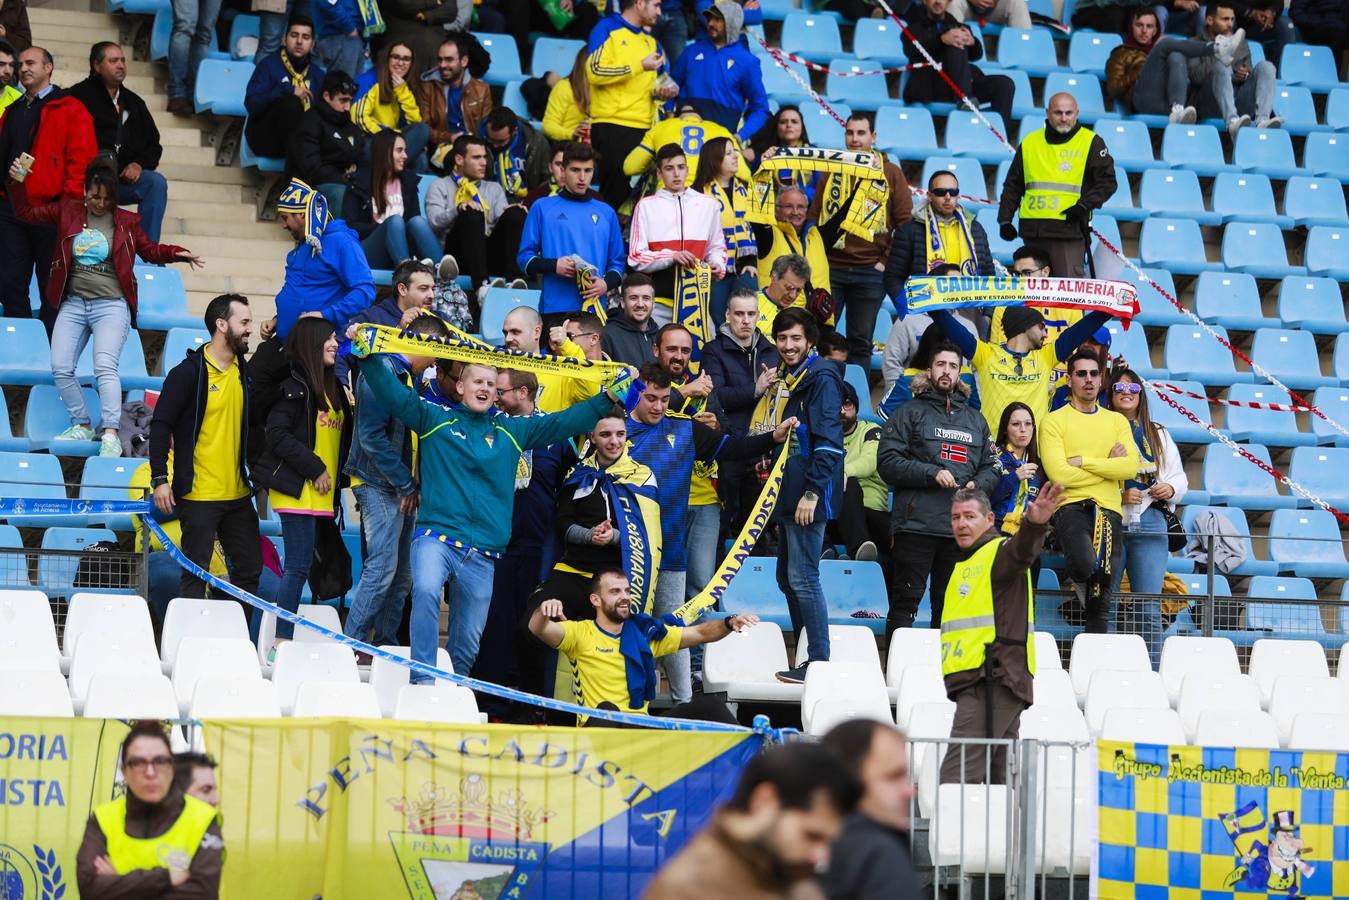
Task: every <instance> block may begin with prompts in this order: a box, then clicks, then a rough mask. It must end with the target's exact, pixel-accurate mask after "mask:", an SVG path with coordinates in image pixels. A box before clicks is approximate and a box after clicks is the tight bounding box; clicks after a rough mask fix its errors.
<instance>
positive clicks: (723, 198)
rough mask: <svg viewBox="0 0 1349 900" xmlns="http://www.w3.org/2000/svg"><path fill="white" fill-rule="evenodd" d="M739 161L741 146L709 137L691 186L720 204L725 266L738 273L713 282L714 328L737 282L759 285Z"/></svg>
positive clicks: (745, 187) (727, 139) (757, 251)
mask: <svg viewBox="0 0 1349 900" xmlns="http://www.w3.org/2000/svg"><path fill="white" fill-rule="evenodd" d="M741 160H742V158H741V156H740V148H739V147H737V146H736V145H735V142H734V141H732V140H730V139H729V138H724V137H717V138H712V140H710V141H708V142H707V143H705V144H703V148H702V150H701V151H700V152H699V154H698V171H697V172H696V173H694V176H693V189H694V190H695V191H698V192H699V193H701V194H707V195H708V196H709V197H711V198H712V199H714V200H716V201H717V203H718V204H719V205H720V206H721V231H722V234H724V235H725V237H726V258H727V260H728V263H727V266H726V268H727V269H728V270H729V271H730V272H733V273H735V275H736V276H737V278H723V279H722V280H721V281H714V282H713V283H712V299H711V313H712V324H713V327H714V328H717V327H720V323H721V322H723V321H725V320H726V300H727V298H728V297H730V295H731V289H732V288H733V287H735V285H736V282H737V281H740V282H741V283H743V284H744V285H745V286H746V287H749V288H757V287H758V279H759V270H758V265H759V250H758V247H757V246H756V245H755V243H754V229H753V228H751V227H750V224H749V222H748V221H746V220H745V211H746V210H748V209H749V185H748V184H746V183H745V182H744V181H743V180H741V179H740V178H738V177H737V173H738V172H739V171H740V168H741V164H742V163H741Z"/></svg>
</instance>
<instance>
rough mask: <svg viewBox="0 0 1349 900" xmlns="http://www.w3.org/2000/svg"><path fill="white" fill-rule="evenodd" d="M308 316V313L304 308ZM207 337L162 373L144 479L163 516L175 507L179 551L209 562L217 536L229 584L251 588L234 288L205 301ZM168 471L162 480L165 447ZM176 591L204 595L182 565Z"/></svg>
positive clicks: (241, 321)
mask: <svg viewBox="0 0 1349 900" xmlns="http://www.w3.org/2000/svg"><path fill="white" fill-rule="evenodd" d="M308 315H315V314H313V313H310V314H308ZM205 321H206V328H207V330H209V331H210V332H211V340H210V342H209V343H207V344H205V345H203V346H202V347H201V348H200V349H197V350H191V351H189V352H188V354H187V357H186V358H185V359H183V361H182V362H180V363H178V365H176V366H174V367H173V369H172V370H171V371H170V372H169V374H168V376H167V377H165V379H164V388H163V390H162V391H161V392H160V394H159V401H158V403H156V404H155V414H154V418H153V419H151V421H150V475H151V481H150V483H151V484H152V485H153V487H154V493H155V497H154V499H155V506H156V507H157V508H158V509H159V511H160V512H161V513H163V514H164V515H170V514H172V513H173V512H174V509H175V507H176V508H177V512H178V519H179V521H180V522H181V523H182V528H183V545H182V549H183V553H184V554H185V555H186V556H187V558H188V559H190V560H192V561H193V562H194V563H196V564H197V565H199V566H201V567H202V568H206V567H207V566H209V565H210V561H211V554H212V551H213V550H214V548H215V542H216V540H217V539H219V541H220V544H221V546H222V547H223V548H224V551H225V558H226V560H228V562H229V571H230V583H231V584H233V585H235V586H236V587H239V588H242V589H243V590H245V591H248V592H249V593H250V594H256V593H257V590H258V577H259V575H260V573H261V571H262V554H261V551H260V550H259V546H258V512H257V509H256V508H255V507H254V506H253V497H252V488H251V487H250V486H249V482H248V465H247V462H246V461H245V458H244V457H245V452H246V449H247V445H248V421H249V393H250V384H249V377H248V366H247V364H246V363H245V362H244V354H245V353H247V352H248V337H249V334H250V332H251V331H252V326H253V316H252V313H251V312H250V311H249V308H248V299H247V298H246V297H244V296H242V295H241V294H221V295H220V296H219V297H216V298H215V299H214V300H212V301H211V302H210V303H209V304H207V306H206V316H205ZM170 446H172V448H173V451H174V459H175V464H174V471H173V478H172V481H170V479H169V472H168V459H169V448H170ZM180 590H181V594H180V595H179V596H182V597H205V596H206V583H205V582H204V581H202V580H201V579H199V578H197V577H196V576H195V575H192V574H190V573H189V572H187V571H186V570H184V571H183V574H182V581H181V584H180Z"/></svg>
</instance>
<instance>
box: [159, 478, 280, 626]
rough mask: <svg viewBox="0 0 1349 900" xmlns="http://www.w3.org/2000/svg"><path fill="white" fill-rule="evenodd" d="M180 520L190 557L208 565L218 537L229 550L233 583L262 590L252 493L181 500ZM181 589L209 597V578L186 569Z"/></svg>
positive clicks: (182, 593) (189, 594) (227, 556)
mask: <svg viewBox="0 0 1349 900" xmlns="http://www.w3.org/2000/svg"><path fill="white" fill-rule="evenodd" d="M178 521H179V522H180V523H181V524H182V526H183V553H184V554H185V555H186V556H187V558H188V559H190V560H192V561H193V562H194V563H196V564H197V565H199V566H201V567H202V568H203V569H205V568H208V567H209V566H210V565H211V552H212V550H213V549H214V548H215V542H216V540H217V539H218V540H219V541H220V546H221V548H222V549H223V550H224V551H225V564H226V565H227V566H228V567H229V572H230V584H232V585H234V586H235V587H237V588H240V589H241V590H245V591H248V593H250V594H256V593H257V592H258V578H259V577H260V576H261V575H262V551H261V550H260V549H259V545H258V541H259V536H258V510H257V508H256V507H255V506H254V505H253V497H252V496H251V495H250V496H247V497H240V498H239V499H238V500H179V501H178ZM178 590H179V592H180V593H179V596H181V597H198V598H200V597H205V596H206V582H204V581H202V580H201V579H200V578H198V577H196V576H195V575H192V574H190V573H188V572H187V571H184V572H183V574H182V577H181V578H180V580H179V584H178ZM244 612H245V613H246V614H248V613H251V612H252V610H251V609H245V610H244Z"/></svg>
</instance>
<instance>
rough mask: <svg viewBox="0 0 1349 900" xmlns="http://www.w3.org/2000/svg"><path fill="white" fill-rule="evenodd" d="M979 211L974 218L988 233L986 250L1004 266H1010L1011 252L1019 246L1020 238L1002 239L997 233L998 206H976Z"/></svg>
mask: <svg viewBox="0 0 1349 900" xmlns="http://www.w3.org/2000/svg"><path fill="white" fill-rule="evenodd" d="M977 209H978V210H979V212H978V213H977V214H976V215H975V218H976V219H977V220H978V221H979V224H980V225H982V226H984V233H985V234H987V235H988V251H989V252H990V253H992V254H993V258H994V259H996V260H997V261H998V262H1000V263H1002V264H1003V265H1004V266H1007V267H1008V268H1011V266H1012V254H1013V253H1015V252H1016V251H1017V248H1018V247H1020V246H1021V244H1022V240H1021V238H1014V239H1012V240H1010V241H1004V240H1003V239H1002V235H1001V234H999V233H998V208H997V207H996V206H980V207H977Z"/></svg>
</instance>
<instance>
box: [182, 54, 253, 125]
mask: <svg viewBox="0 0 1349 900" xmlns="http://www.w3.org/2000/svg"><path fill="white" fill-rule="evenodd" d="M252 77H253V62H252V60H244V59H209V58H208V59H203V60H202V61H201V67H200V68H199V69H197V86H196V96H195V97H194V98H193V100H194V103H195V105H196V109H197V112H199V113H210V114H211V115H214V116H236V117H238V118H240V119H242V118H243V117H244V116H246V115H248V110H246V109H245V108H244V93H245V92H246V91H247V89H248V79H250V78H252Z"/></svg>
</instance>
